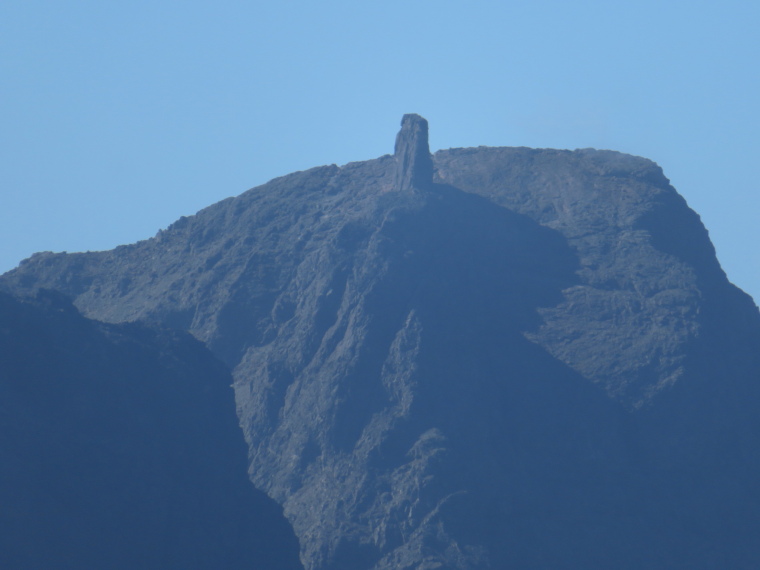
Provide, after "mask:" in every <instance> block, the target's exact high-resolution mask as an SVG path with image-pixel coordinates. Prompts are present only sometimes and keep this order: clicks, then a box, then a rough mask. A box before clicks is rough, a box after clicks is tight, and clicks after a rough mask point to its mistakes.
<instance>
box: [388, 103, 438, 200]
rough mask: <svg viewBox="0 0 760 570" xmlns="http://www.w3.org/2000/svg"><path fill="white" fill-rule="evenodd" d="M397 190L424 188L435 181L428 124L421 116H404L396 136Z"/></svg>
mask: <svg viewBox="0 0 760 570" xmlns="http://www.w3.org/2000/svg"><path fill="white" fill-rule="evenodd" d="M394 156H395V157H396V180H395V186H396V189H397V190H408V189H410V188H424V187H426V186H428V185H430V184H431V183H432V181H433V158H432V157H431V156H430V147H429V145H428V122H427V121H426V120H425V119H423V118H422V117H420V116H419V115H414V114H409V115H404V116H403V118H402V119H401V130H400V131H399V132H398V135H396V147H395V150H394Z"/></svg>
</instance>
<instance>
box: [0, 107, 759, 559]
mask: <svg viewBox="0 0 760 570" xmlns="http://www.w3.org/2000/svg"><path fill="white" fill-rule="evenodd" d="M0 283H2V286H3V287H6V288H8V289H11V290H14V291H29V290H34V289H35V288H37V287H48V288H53V289H58V290H61V291H64V292H65V293H67V294H69V295H72V296H73V297H74V298H75V302H76V305H77V306H78V307H79V308H80V309H81V310H82V311H83V312H84V313H85V314H86V315H88V316H92V317H97V318H99V319H104V320H108V321H114V322H119V321H134V320H146V321H149V322H159V323H163V324H167V325H170V326H174V327H177V328H182V329H186V330H189V331H190V332H192V334H194V335H195V336H196V337H198V338H200V339H201V340H203V341H205V342H207V343H208V345H209V347H210V348H211V349H212V351H214V352H215V354H216V355H217V356H219V357H220V358H221V359H223V360H224V361H225V362H226V363H227V364H228V365H229V366H230V367H231V368H232V369H233V370H234V378H235V390H236V401H237V407H238V415H239V417H240V420H241V423H242V426H243V430H244V433H245V436H246V439H247V441H248V444H249V450H250V473H251V477H252V479H253V481H254V483H255V484H256V486H257V487H258V488H260V489H263V490H265V491H266V492H267V493H268V494H269V495H270V496H271V497H273V498H274V499H276V500H277V501H278V502H279V503H280V504H282V505H283V507H284V512H285V515H286V516H287V517H288V519H289V520H290V521H291V523H292V524H293V526H294V528H295V531H296V534H297V535H298V538H299V540H300V543H301V556H302V560H303V562H304V564H305V565H306V566H307V567H308V568H310V569H316V568H320V569H321V568H335V569H342V568H356V569H360V568H377V569H380V568H383V569H386V568H387V569H392V568H393V569H395V568H409V569H412V568H414V569H426V568H452V569H454V568H456V569H469V568H510V567H516V568H553V569H555V568H589V567H597V568H598V567H610V568H611V567H615V568H673V567H688V568H714V567H721V566H722V567H753V566H756V565H758V564H760V547H759V546H758V545H757V544H756V541H755V539H754V536H755V535H756V534H757V532H758V531H760V495H759V494H758V491H757V489H756V485H755V481H756V480H757V477H758V476H759V475H760V463H758V456H757V453H756V452H755V451H754V450H756V449H758V443H760V441H759V440H758V437H759V436H760V431H759V429H760V425H759V424H758V421H757V420H756V417H757V414H756V410H757V409H758V406H760V393H759V392H758V388H757V385H758V380H759V379H760V362H759V361H758V353H760V351H759V350H758V349H759V348H760V316H758V311H757V308H756V307H755V305H754V303H753V302H752V300H751V299H750V298H749V297H748V296H747V295H745V294H744V293H742V292H741V291H739V290H738V289H736V288H735V287H734V286H733V285H731V284H730V283H729V282H728V280H727V279H726V276H725V275H724V273H723V271H722V270H721V269H720V266H719V264H718V262H717V260H716V259H715V253H714V250H713V248H712V246H711V244H710V242H709V238H708V236H707V232H706V231H705V229H704V227H703V226H702V224H701V222H700V221H699V218H698V216H697V215H696V214H695V213H694V212H692V211H691V210H689V208H688V207H687V206H686V204H685V202H684V200H683V199H682V198H681V197H680V196H679V195H678V194H677V193H676V192H675V190H674V189H673V188H672V187H671V186H670V184H669V182H668V180H667V179H666V178H665V177H664V175H663V174H662V172H661V170H660V169H659V167H657V166H656V165H655V164H654V163H652V162H650V161H648V160H645V159H641V158H637V157H632V156H627V155H623V154H620V153H615V152H610V151H594V150H578V151H557V150H535V149H522V148H477V149H451V150H446V151H439V152H437V153H436V154H434V155H432V156H431V155H430V154H429V152H428V148H427V123H426V122H425V121H424V119H422V118H420V117H418V116H416V115H407V116H405V117H404V119H403V121H402V128H401V132H400V133H399V135H398V137H397V139H396V147H395V154H394V155H393V156H384V157H381V158H379V159H376V160H370V161H366V162H358V163H351V164H348V165H345V166H343V167H337V166H334V165H333V166H325V167H320V168H315V169H312V170H308V171H305V172H297V173H294V174H290V175H288V176H284V177H282V178H278V179H275V180H273V181H271V182H269V183H267V184H265V185H263V186H260V187H258V188H254V189H252V190H250V191H248V192H246V193H244V194H242V195H241V196H238V197H236V198H230V199H227V200H225V201H222V202H220V203H218V204H215V205H213V206H210V207H208V208H206V209H205V210H202V211H201V212H199V213H198V214H197V215H195V216H192V217H188V218H181V219H180V220H179V221H178V222H176V223H175V224H173V225H172V226H171V227H169V228H167V229H166V230H164V231H161V232H159V234H158V235H157V236H156V237H155V238H153V239H151V240H147V241H144V242H139V243H137V244H134V245H130V246H122V247H119V248H116V249H115V250H112V251H108V252H96V253H83V254H51V253H44V254H38V255H36V256H34V257H32V258H30V259H29V260H27V261H25V262H24V263H22V265H21V266H20V267H19V268H18V269H16V270H14V271H12V272H9V273H8V274H6V275H5V276H3V278H2V280H1V281H0Z"/></svg>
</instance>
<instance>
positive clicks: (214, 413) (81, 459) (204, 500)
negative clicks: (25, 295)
mask: <svg viewBox="0 0 760 570" xmlns="http://www.w3.org/2000/svg"><path fill="white" fill-rule="evenodd" d="M230 382H231V378H230V377H229V373H228V372H227V371H226V370H225V369H224V367H223V365H222V364H221V363H219V362H218V361H217V360H216V359H214V358H213V357H212V356H211V354H210V353H209V352H208V351H207V350H205V349H204V347H203V346H202V345H201V344H200V343H199V342H198V341H197V340H195V339H193V338H192V337H190V336H189V335H187V334H185V333H179V332H169V331H166V330H161V329H157V328H154V327H148V326H145V325H137V324H128V325H110V324H109V325H107V324H103V323H98V322H96V321H90V320H87V319H84V318H83V317H81V316H80V315H79V313H78V312H77V311H76V309H75V308H74V307H73V306H72V305H71V303H70V301H68V300H67V299H65V298H64V297H62V296H61V295H60V294H59V293H55V292H52V291H43V292H41V293H40V294H39V295H38V296H37V297H36V298H35V299H27V300H24V301H19V300H16V299H14V298H12V297H10V296H8V295H5V294H0V395H1V397H0V411H1V412H2V413H0V427H1V429H0V465H2V467H1V468H0V503H1V504H2V505H3V507H2V509H1V510H0V528H1V529H2V532H1V533H0V553H2V554H1V556H0V557H1V558H2V566H3V568H18V569H21V568H125V569H126V568H130V569H132V568H155V569H158V568H162V569H163V568H175V569H180V568H181V569H183V570H184V569H187V568H198V569H200V568H204V569H205V568H241V569H242V568H278V569H279V568H292V569H296V568H301V565H300V564H299V562H298V544H297V541H296V539H295V536H294V535H293V531H292V529H291V528H290V527H289V525H288V524H287V522H286V521H285V519H284V518H283V516H282V511H281V509H280V508H279V507H278V506H277V505H276V504H275V503H274V502H273V501H271V499H269V498H268V497H266V496H265V495H264V494H263V493H261V492H260V491H256V490H255V489H254V488H253V487H252V486H251V485H250V483H249V481H248V480H247V478H246V476H245V473H246V466H245V445H244V443H243V440H242V437H241V436H240V432H239V429H238V426H237V421H236V418H235V414H234V406H233V402H232V393H231V390H230V388H229V384H230Z"/></svg>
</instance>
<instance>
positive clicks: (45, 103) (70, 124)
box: [0, 0, 760, 300]
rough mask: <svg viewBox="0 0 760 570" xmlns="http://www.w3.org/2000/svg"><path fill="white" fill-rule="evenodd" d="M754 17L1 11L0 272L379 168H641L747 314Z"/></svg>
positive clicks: (552, 8) (473, 7)
mask: <svg viewBox="0 0 760 570" xmlns="http://www.w3.org/2000/svg"><path fill="white" fill-rule="evenodd" d="M758 30H760V2H753V1H750V0H743V1H735V0H723V1H722V2H717V1H710V2H703V1H699V0H690V1H679V0H659V1H656V2H655V1H653V0H637V1H636V2H632V1H617V0H599V1H596V0H589V1H583V0H576V1H574V2H570V1H567V0H562V1H549V0H530V1H528V0H526V1H519V2H518V1H509V0H500V1H493V2H491V1H478V0H470V1H469V2H461V1H459V2H454V1H446V0H438V1H436V2H432V1H427V0H419V1H415V0H405V1H400V0H384V1H383V2H377V1H374V0H364V1H358V0H354V1H352V2H348V1H335V0H322V1H320V2H314V1H308V2H307V1H301V0H293V1H288V0H281V1H279V2H262V1H256V0H253V1H251V0H247V1H231V0H230V1H228V0H215V1H214V2H211V1H197V0H183V1H174V0H151V1H144V0H131V1H130V2H103V1H101V0H97V1H95V0H92V1H88V0H70V1H68V2H61V1H58V0H56V1H53V0H23V1H22V0H3V2H2V3H0V176H1V181H0V199H1V202H0V271H5V270H7V269H10V268H12V267H14V266H15V265H16V264H17V263H18V262H19V261H20V260H21V259H23V258H25V257H28V256H29V255H31V254H32V253H33V252H35V251H43V250H52V251H83V250H98V249H109V248H112V247H114V246H116V245H119V244H124V243H131V242H134V241H137V240H139V239H145V238H148V237H151V236H153V235H154V234H155V233H156V231H157V230H158V229H160V228H164V227H166V226H167V225H169V224H170V223H171V222H172V221H174V220H175V219H177V218H178V217H179V216H181V215H188V214H192V213H194V212H196V211H197V210H199V209H201V208H203V207H205V206H207V205H210V204H212V203H214V202H216V201H218V200H221V199H223V198H226V197H227V196H231V195H236V194H239V193H241V192H243V191H245V190H246V189H248V188H250V187H253V186H257V185H259V184H262V183H264V182H266V181H267V180H269V179H271V178H273V177H275V176H280V175H283V174H287V173H288V172H291V171H294V170H302V169H305V168H309V167H312V166H318V165H321V164H330V163H336V164H344V163H346V162H350V161H355V160H365V159H370V158H375V157H377V156H380V155H383V154H387V153H390V152H392V151H393V142H394V137H395V134H396V131H397V130H398V126H399V121H400V119H401V115H402V114H403V113H419V114H421V115H423V116H424V117H426V118H427V119H428V120H429V122H430V144H431V149H432V150H437V149H439V148H449V147H464V146H478V145H489V146H532V147H554V148H571V149H572V148H584V147H595V148H607V149H614V150H620V151H623V152H628V153H631V154H636V155H641V156H646V157H647V158H651V159H652V160H654V161H655V162H657V163H658V164H660V166H662V167H663V168H664V170H665V174H666V175H667V176H668V177H669V178H670V180H671V181H672V183H673V185H674V186H675V187H676V188H677V189H678V191H679V192H680V193H681V194H682V195H683V196H684V197H685V198H686V200H687V201H688V202H689V204H690V206H691V207H692V208H694V209H695V210H696V211H697V212H698V213H699V214H700V215H701V217H702V220H703V222H704V223H705V225H706V226H707V228H708V229H709V231H710V235H711V237H712V239H713V242H714V243H715V246H716V248H717V251H718V257H719V259H720V260H721V263H722V265H723V267H724V269H725V270H726V272H727V273H728V275H729V278H730V279H731V280H732V281H733V282H734V283H736V284H737V285H739V286H740V287H741V288H743V289H744V290H745V291H747V292H749V293H750V294H752V295H753V296H754V297H755V299H756V300H758V299H760V252H759V251H758V244H760V224H758V223H757V221H758V214H759V213H760V180H759V178H758V175H757V170H758V162H759V161H758V154H760V143H759V142H758V132H760V111H759V107H760V68H759V66H758V61H760V32H759V31H758Z"/></svg>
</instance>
